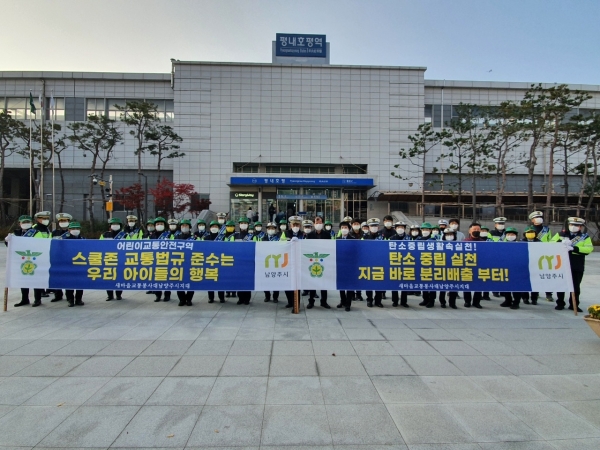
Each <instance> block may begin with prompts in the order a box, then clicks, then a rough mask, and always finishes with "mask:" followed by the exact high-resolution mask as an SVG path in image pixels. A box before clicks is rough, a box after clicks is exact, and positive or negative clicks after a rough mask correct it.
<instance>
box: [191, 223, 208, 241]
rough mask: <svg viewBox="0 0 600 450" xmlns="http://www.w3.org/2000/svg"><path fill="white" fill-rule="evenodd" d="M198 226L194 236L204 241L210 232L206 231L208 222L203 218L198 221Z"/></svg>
mask: <svg viewBox="0 0 600 450" xmlns="http://www.w3.org/2000/svg"><path fill="white" fill-rule="evenodd" d="M196 228H197V230H196V231H194V236H196V240H197V241H203V240H204V239H205V238H206V237H207V236H208V235H209V234H210V232H208V231H206V222H205V221H204V220H202V219H198V220H197V221H196Z"/></svg>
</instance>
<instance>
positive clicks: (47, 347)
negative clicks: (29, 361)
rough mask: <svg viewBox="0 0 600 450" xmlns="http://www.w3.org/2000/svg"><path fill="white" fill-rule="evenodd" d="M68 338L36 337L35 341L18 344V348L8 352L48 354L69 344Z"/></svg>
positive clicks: (32, 354) (13, 353)
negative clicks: (50, 338)
mask: <svg viewBox="0 0 600 450" xmlns="http://www.w3.org/2000/svg"><path fill="white" fill-rule="evenodd" d="M70 343H71V341H69V340H44V339H38V340H37V341H33V342H31V343H29V344H26V345H23V346H20V347H19V348H17V349H15V350H13V351H12V352H10V355H13V356H14V355H21V356H26V355H31V356H35V355H40V356H48V355H51V354H52V353H54V352H55V351H57V350H58V349H60V348H62V347H64V346H66V345H68V344H70Z"/></svg>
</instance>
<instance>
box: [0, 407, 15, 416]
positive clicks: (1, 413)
mask: <svg viewBox="0 0 600 450" xmlns="http://www.w3.org/2000/svg"><path fill="white" fill-rule="evenodd" d="M15 408H16V406H13V405H0V417H4V416H5V415H7V414H8V413H9V412H11V411H12V410H13V409H15Z"/></svg>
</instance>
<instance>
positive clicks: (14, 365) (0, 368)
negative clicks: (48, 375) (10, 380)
mask: <svg viewBox="0 0 600 450" xmlns="http://www.w3.org/2000/svg"><path fill="white" fill-rule="evenodd" d="M42 358H43V356H9V355H5V356H0V376H1V377H9V376H11V375H13V374H15V373H17V372H18V371H19V370H22V369H24V368H25V367H27V366H30V365H32V364H33V363H35V362H36V361H39V360H40V359H42Z"/></svg>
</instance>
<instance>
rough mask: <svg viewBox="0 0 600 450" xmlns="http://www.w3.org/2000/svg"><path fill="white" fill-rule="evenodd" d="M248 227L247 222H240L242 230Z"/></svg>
mask: <svg viewBox="0 0 600 450" xmlns="http://www.w3.org/2000/svg"><path fill="white" fill-rule="evenodd" d="M247 229H248V224H247V223H240V230H247Z"/></svg>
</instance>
